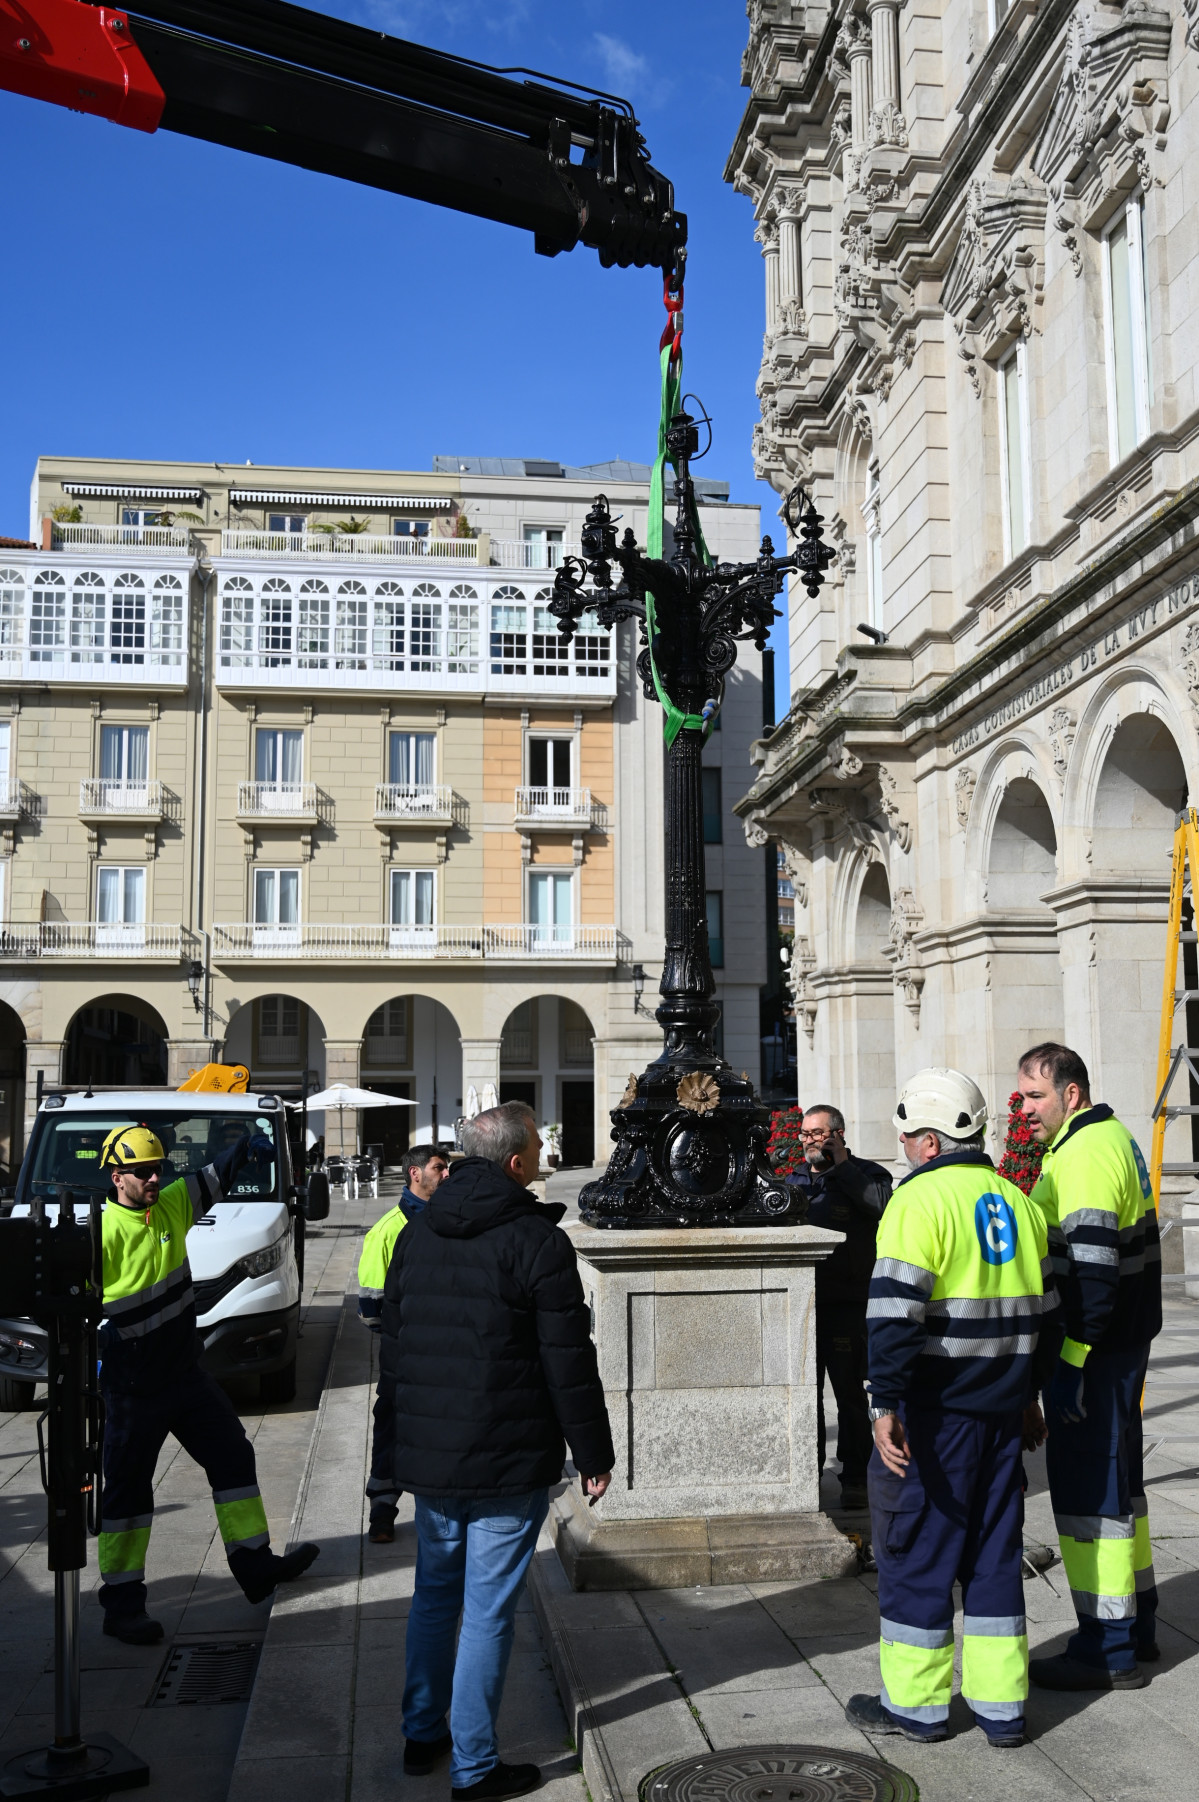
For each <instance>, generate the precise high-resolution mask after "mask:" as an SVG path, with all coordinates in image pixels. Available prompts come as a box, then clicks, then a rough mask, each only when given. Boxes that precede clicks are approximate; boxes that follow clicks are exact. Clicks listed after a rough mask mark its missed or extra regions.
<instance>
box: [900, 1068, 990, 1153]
mask: <svg viewBox="0 0 1199 1802" xmlns="http://www.w3.org/2000/svg"><path fill="white" fill-rule="evenodd" d="M892 1124H893V1125H894V1126H897V1127H898V1128H899V1130H900V1132H901V1133H917V1132H939V1133H946V1134H948V1135H949V1137H951V1138H954V1139H973V1138H977V1136H978V1134H979V1133H980V1132H982V1130H983V1128H984V1126H986V1124H987V1104H986V1102H985V1101H984V1100H983V1092H982V1090H981V1089H980V1088H979V1086H978V1084H977V1083H976V1082H971V1080H970V1078H969V1077H968V1076H963V1075H962V1073H961V1071H960V1070H937V1069H931V1070H917V1072H916V1074H915V1076H910V1077H909V1078H908V1080H907V1082H905V1084H904V1085H903V1090H902V1092H901V1094H900V1097H899V1104H898V1106H897V1107H896V1109H895V1115H894V1118H893V1121H892Z"/></svg>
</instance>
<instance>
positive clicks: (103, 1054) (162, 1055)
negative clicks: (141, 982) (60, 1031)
mask: <svg viewBox="0 0 1199 1802" xmlns="http://www.w3.org/2000/svg"><path fill="white" fill-rule="evenodd" d="M169 1036H170V1035H169V1033H168V1031H167V1026H166V1022H165V1021H164V1020H163V1018H162V1015H161V1014H160V1013H159V1012H158V1011H157V1009H156V1008H153V1007H151V1006H150V1005H149V1003H148V1002H146V1001H143V1000H142V999H141V998H140V997H139V996H137V995H98V996H97V997H96V998H95V1000H93V1001H89V1002H87V1003H86V1004H85V1005H84V1006H83V1007H81V1008H79V1009H78V1011H77V1012H76V1013H75V1015H74V1016H73V1018H72V1020H71V1024H70V1025H69V1026H68V1028H67V1034H66V1042H65V1044H64V1046H63V1058H62V1080H63V1081H64V1082H65V1083H100V1084H103V1085H104V1086H105V1087H112V1086H117V1085H120V1086H123V1087H129V1088H157V1087H159V1086H160V1085H164V1084H165V1083H166V1080H167V1039H168V1037H169Z"/></svg>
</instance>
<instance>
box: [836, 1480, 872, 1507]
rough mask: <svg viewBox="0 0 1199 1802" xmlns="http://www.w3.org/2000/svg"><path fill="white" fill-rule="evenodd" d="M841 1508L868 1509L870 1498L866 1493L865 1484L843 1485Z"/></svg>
mask: <svg viewBox="0 0 1199 1802" xmlns="http://www.w3.org/2000/svg"><path fill="white" fill-rule="evenodd" d="M841 1506H842V1507H843V1508H868V1507H869V1506H870V1497H869V1496H868V1495H867V1493H866V1485H865V1483H842V1485H841Z"/></svg>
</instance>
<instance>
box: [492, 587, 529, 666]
mask: <svg viewBox="0 0 1199 1802" xmlns="http://www.w3.org/2000/svg"><path fill="white" fill-rule="evenodd" d="M524 598H525V597H524V595H523V594H522V593H521V591H520V589H519V588H513V587H512V586H511V584H507V585H505V586H504V587H501V588H497V589H496V591H495V594H494V595H493V597H492V608H491V673H492V675H493V676H523V675H525V674H526V673H527V671H526V661H525V660H526V657H527V655H528V636H527V634H528V630H529V611H528V608H527V607H526V606H525V605H524V604H523V603H524Z"/></svg>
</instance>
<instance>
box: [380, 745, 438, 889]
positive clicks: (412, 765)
mask: <svg viewBox="0 0 1199 1802" xmlns="http://www.w3.org/2000/svg"><path fill="white" fill-rule="evenodd" d="M436 743H437V735H436V733H434V732H389V733H388V734H387V780H388V781H389V782H394V783H397V784H399V785H400V786H401V787H404V788H431V787H432V785H433V780H434V778H433V770H434V747H435V746H436ZM399 873H400V872H398V871H397V872H396V874H399Z"/></svg>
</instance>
